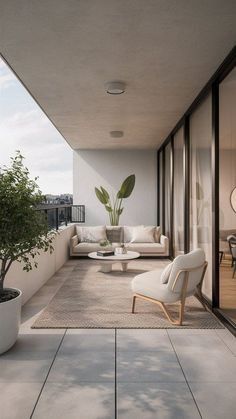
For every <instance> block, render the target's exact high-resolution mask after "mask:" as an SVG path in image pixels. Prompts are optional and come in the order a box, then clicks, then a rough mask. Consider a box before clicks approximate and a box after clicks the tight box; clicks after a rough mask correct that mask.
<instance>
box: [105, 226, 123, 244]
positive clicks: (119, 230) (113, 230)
mask: <svg viewBox="0 0 236 419" xmlns="http://www.w3.org/2000/svg"><path fill="white" fill-rule="evenodd" d="M106 235H107V240H109V242H110V243H123V241H124V238H123V227H120V226H106Z"/></svg>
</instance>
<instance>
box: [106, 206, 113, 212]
mask: <svg viewBox="0 0 236 419" xmlns="http://www.w3.org/2000/svg"><path fill="white" fill-rule="evenodd" d="M105 208H106V210H107V211H108V212H112V211H113V210H112V208H111V207H109V205H105Z"/></svg>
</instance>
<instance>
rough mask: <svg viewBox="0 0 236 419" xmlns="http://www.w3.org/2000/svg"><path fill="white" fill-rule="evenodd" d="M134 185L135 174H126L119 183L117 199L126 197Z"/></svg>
mask: <svg viewBox="0 0 236 419" xmlns="http://www.w3.org/2000/svg"><path fill="white" fill-rule="evenodd" d="M134 185H135V175H130V176H128V177H127V178H126V179H125V180H124V182H123V183H122V185H121V188H120V190H119V192H118V194H117V197H118V198H119V199H124V198H128V197H129V196H130V195H131V193H132V192H133V189H134Z"/></svg>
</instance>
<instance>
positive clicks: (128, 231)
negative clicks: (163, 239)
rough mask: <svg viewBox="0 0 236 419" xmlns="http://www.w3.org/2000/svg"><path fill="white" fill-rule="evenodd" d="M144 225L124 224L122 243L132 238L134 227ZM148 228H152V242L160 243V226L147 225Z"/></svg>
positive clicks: (128, 241)
mask: <svg viewBox="0 0 236 419" xmlns="http://www.w3.org/2000/svg"><path fill="white" fill-rule="evenodd" d="M139 227H144V226H124V227H123V229H124V243H130V242H131V241H132V238H133V233H134V228H139ZM147 227H148V228H154V242H155V243H160V236H161V228H160V226H157V227H155V226H147Z"/></svg>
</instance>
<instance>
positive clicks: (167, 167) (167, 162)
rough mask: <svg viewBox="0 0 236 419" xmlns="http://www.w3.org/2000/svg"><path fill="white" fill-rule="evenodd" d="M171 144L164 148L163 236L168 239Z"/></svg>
mask: <svg viewBox="0 0 236 419" xmlns="http://www.w3.org/2000/svg"><path fill="white" fill-rule="evenodd" d="M170 158H171V144H170V143H169V144H168V145H167V146H166V147H165V235H166V236H167V237H170V198H171V196H170V191H171V189H170V182H171V173H170V170H171V162H170Z"/></svg>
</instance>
